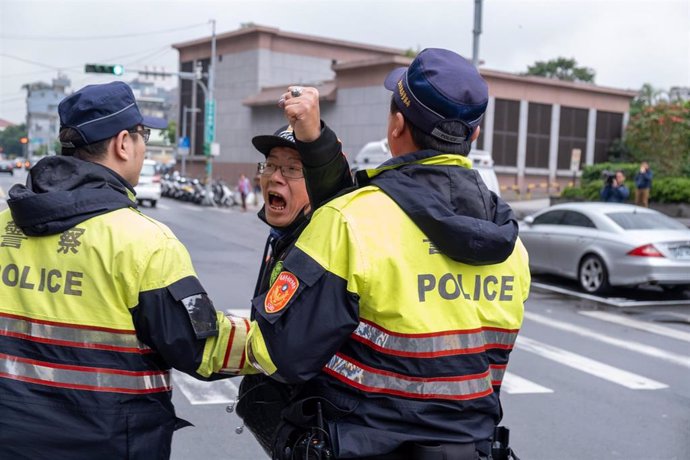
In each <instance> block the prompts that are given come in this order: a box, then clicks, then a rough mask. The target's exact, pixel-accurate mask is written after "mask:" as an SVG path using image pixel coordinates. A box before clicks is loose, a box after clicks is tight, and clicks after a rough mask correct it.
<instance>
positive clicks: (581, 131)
mask: <svg viewBox="0 0 690 460" xmlns="http://www.w3.org/2000/svg"><path fill="white" fill-rule="evenodd" d="M587 115H588V113H587V109H575V108H573V107H561V125H560V130H559V133H558V169H570V156H571V154H572V151H573V149H580V150H581V152H582V157H581V158H582V160H581V164H584V161H583V160H584V155H585V151H586V150H587Z"/></svg>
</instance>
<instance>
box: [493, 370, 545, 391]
mask: <svg viewBox="0 0 690 460" xmlns="http://www.w3.org/2000/svg"><path fill="white" fill-rule="evenodd" d="M501 393H509V394H512V395H519V394H529V393H553V390H552V389H551V388H546V387H543V386H541V385H539V384H538V383H534V382H532V381H531V380H527V379H523V378H522V377H519V376H517V375H515V374H513V373H511V372H506V375H505V376H503V383H502V384H501Z"/></svg>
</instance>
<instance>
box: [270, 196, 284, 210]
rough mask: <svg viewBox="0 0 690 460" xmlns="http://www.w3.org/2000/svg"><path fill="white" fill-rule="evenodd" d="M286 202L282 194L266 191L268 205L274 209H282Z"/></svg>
mask: <svg viewBox="0 0 690 460" xmlns="http://www.w3.org/2000/svg"><path fill="white" fill-rule="evenodd" d="M286 204H287V202H286V201H285V198H283V195H281V194H280V193H275V192H268V206H269V207H270V208H271V209H273V210H274V211H282V210H283V209H285V205H286Z"/></svg>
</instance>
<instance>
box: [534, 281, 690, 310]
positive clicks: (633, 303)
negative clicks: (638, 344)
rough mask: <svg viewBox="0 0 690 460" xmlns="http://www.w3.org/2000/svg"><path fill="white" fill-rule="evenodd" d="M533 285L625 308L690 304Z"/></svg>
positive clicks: (538, 284)
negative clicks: (631, 298)
mask: <svg viewBox="0 0 690 460" xmlns="http://www.w3.org/2000/svg"><path fill="white" fill-rule="evenodd" d="M531 286H532V287H533V288H536V289H541V290H542V291H549V292H557V293H559V294H565V295H568V296H571V297H578V298H580V299H586V300H591V301H593V302H599V303H603V304H605V305H611V306H613V307H619V308H625V307H657V306H660V305H673V306H676V305H690V300H649V301H640V300H629V299H624V298H620V297H599V296H595V295H591V294H584V293H582V292H579V291H573V290H572V289H565V288H562V287H558V286H553V285H551V284H545V283H539V282H536V281H533V282H532V284H531Z"/></svg>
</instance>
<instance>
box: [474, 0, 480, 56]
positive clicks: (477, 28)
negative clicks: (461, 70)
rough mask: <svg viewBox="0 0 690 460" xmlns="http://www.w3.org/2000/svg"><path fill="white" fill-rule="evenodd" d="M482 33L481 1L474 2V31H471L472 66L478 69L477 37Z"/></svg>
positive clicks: (475, 0)
mask: <svg viewBox="0 0 690 460" xmlns="http://www.w3.org/2000/svg"><path fill="white" fill-rule="evenodd" d="M481 33H482V0H474V29H473V30H472V65H474V66H475V67H479V36H480V35H481Z"/></svg>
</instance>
